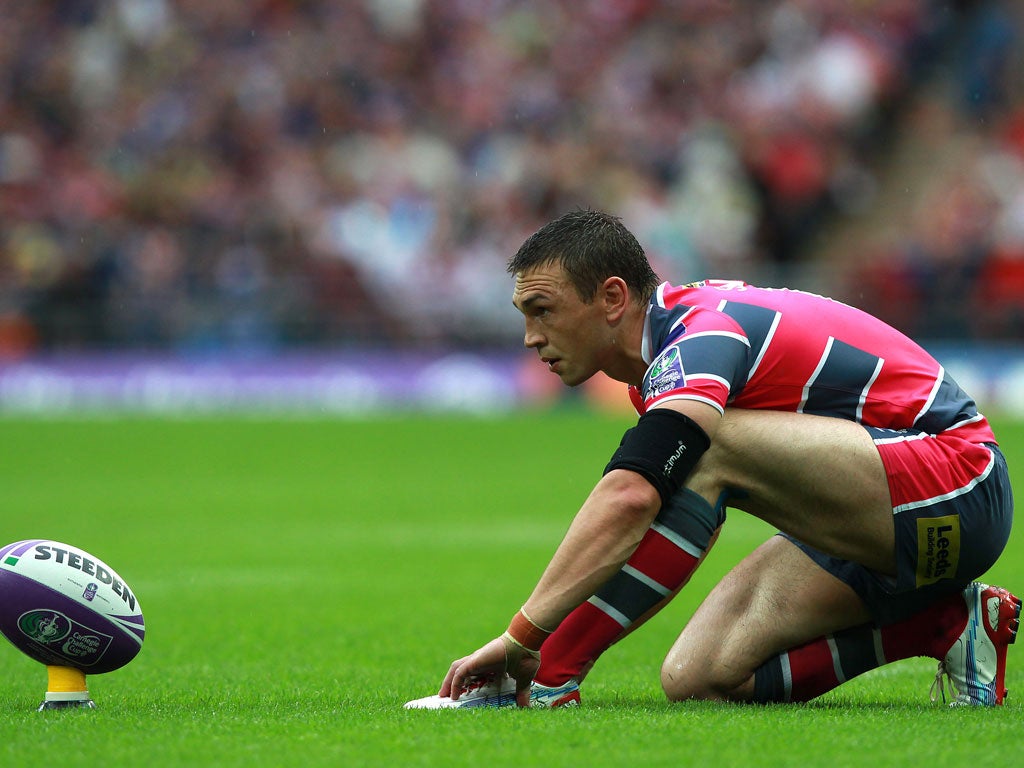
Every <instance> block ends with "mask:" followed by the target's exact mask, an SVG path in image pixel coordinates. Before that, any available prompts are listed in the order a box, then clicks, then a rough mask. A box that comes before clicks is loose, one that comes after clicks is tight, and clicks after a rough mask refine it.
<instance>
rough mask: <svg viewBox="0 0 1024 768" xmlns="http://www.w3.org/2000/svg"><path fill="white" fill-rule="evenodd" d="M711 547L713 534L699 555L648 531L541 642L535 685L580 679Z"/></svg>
mask: <svg viewBox="0 0 1024 768" xmlns="http://www.w3.org/2000/svg"><path fill="white" fill-rule="evenodd" d="M662 531H663V532H662ZM712 542H713V534H712V537H709V541H708V542H707V543H706V544H705V546H704V549H703V550H699V549H696V548H695V547H694V546H693V545H692V544H690V542H689V541H684V540H680V539H679V537H678V535H676V534H674V533H673V532H672V531H671V530H667V529H665V528H663V527H660V526H657V525H656V526H655V527H653V528H651V529H650V530H649V531H647V534H646V535H645V536H644V538H643V539H642V540H641V542H640V545H639V546H638V547H637V549H636V551H635V552H634V553H633V556H632V557H631V558H630V559H629V561H628V562H627V564H626V566H625V567H624V568H623V569H622V570H621V571H620V572H619V573H618V574H616V575H615V576H614V577H612V579H611V580H609V582H608V583H607V584H605V586H604V587H602V588H601V589H600V590H599V591H598V592H597V594H595V595H594V596H593V597H592V598H590V600H589V601H587V602H585V603H583V604H582V605H580V606H579V607H578V608H577V609H576V610H574V611H573V612H572V613H570V614H569V616H568V617H566V619H565V620H564V621H563V622H562V623H561V624H560V625H559V626H558V629H556V630H555V632H554V633H553V634H552V635H551V636H550V637H549V638H548V639H547V640H546V641H545V642H544V645H543V647H542V648H541V666H540V669H539V670H538V672H537V675H536V680H537V682H539V683H541V684H542V685H549V686H557V685H562V684H563V683H565V682H566V681H568V680H569V679H570V678H576V679H581V678H582V677H583V675H585V674H586V672H587V671H588V670H589V669H590V667H591V666H593V663H594V662H595V661H597V659H598V657H599V656H600V655H601V654H602V653H604V651H605V650H607V649H608V648H609V647H610V646H611V645H612V644H613V643H615V642H616V641H617V640H618V639H619V638H621V637H622V636H623V635H625V634H626V633H627V632H629V631H630V630H631V629H632V628H635V627H636V626H639V624H640V623H643V621H645V620H646V619H647V618H649V616H651V615H653V614H654V613H656V612H657V610H656V609H658V608H660V606H661V605H662V604H664V603H665V602H667V601H668V600H669V599H670V598H671V597H672V596H674V595H675V594H676V592H678V591H679V590H680V589H681V588H682V587H683V586H684V585H685V584H686V582H687V581H688V580H689V579H690V576H691V575H692V574H693V572H694V571H695V570H696V569H697V566H698V565H699V564H700V561H701V559H702V558H703V555H704V553H705V552H706V551H707V549H709V548H710V544H711V543H712ZM683 547H686V549H684V548H683ZM687 550H690V551H687ZM691 552H695V553H696V554H691Z"/></svg>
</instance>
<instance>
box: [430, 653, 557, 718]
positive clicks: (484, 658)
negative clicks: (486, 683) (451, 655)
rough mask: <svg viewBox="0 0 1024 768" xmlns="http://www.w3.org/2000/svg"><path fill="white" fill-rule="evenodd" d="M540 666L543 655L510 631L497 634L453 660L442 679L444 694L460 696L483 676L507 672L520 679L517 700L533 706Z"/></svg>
mask: <svg viewBox="0 0 1024 768" xmlns="http://www.w3.org/2000/svg"><path fill="white" fill-rule="evenodd" d="M539 668H540V658H539V656H533V655H531V654H530V653H529V652H527V651H526V649H525V648H523V647H522V646H521V645H518V644H517V643H515V642H514V641H512V640H511V639H510V638H509V637H507V636H506V635H502V636H501V637H496V638H494V639H493V640H491V642H489V643H487V645H485V646H483V647H482V648H480V649H479V650H477V651H476V652H475V653H472V654H470V655H469V656H465V657H463V658H461V659H456V660H455V661H453V662H452V665H451V667H449V669H448V674H447V675H445V678H444V682H443V683H441V690H440V691H438V695H440V696H450V697H451V698H452V700H454V701H458V699H459V696H461V695H462V694H463V693H465V692H466V690H467V689H468V688H469V687H470V685H469V683H470V682H472V681H473V680H474V679H475V678H480V677H490V676H493V677H500V676H501V675H504V674H507V675H508V676H509V677H511V678H513V679H514V680H515V681H516V704H518V705H519V706H520V707H528V706H530V683H531V682H533V676H534V675H535V674H536V673H537V670H538V669H539Z"/></svg>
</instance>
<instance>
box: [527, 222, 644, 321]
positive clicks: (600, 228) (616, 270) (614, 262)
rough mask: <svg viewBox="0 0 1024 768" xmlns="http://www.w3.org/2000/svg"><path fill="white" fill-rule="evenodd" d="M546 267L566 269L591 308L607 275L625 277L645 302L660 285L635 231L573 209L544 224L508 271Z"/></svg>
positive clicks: (529, 239) (638, 296)
mask: <svg viewBox="0 0 1024 768" xmlns="http://www.w3.org/2000/svg"><path fill="white" fill-rule="evenodd" d="M546 264H557V265H559V266H560V267H561V268H562V269H564V270H565V273H566V275H568V276H569V279H570V280H571V281H572V284H573V287H575V289H576V293H577V294H579V297H580V299H582V300H583V301H584V302H587V303H588V304H589V303H590V302H591V301H593V299H594V295H595V294H596V293H597V289H598V288H599V287H600V286H601V284H602V283H603V282H604V281H605V280H606V279H608V278H609V277H613V276H615V277H621V278H622V279H623V280H624V281H625V282H626V285H627V286H628V287H629V289H630V291H632V292H633V293H634V294H635V295H636V298H637V299H638V300H639V301H641V302H642V303H646V302H647V301H649V300H650V298H651V296H652V295H653V294H654V291H655V289H656V288H657V287H658V283H659V282H660V280H659V279H658V275H657V274H655V272H654V269H653V268H652V267H651V263H650V262H649V261H648V260H647V255H646V254H645V253H644V250H643V248H642V247H640V243H639V242H637V239H636V237H634V236H633V233H632V232H630V231H629V230H628V229H626V227H625V226H624V225H623V224H622V221H621V220H620V219H619V218H618V217H615V216H611V215H609V214H607V213H602V212H601V211H592V210H575V211H571V212H570V213H566V214H563V215H562V216H559V217H558V218H557V219H554V220H553V221H551V222H549V223H547V224H545V225H544V226H543V227H541V228H540V229H538V230H537V231H536V232H535V233H534V234H532V235H531V236H530V237H529V238H527V240H526V242H525V243H523V244H522V246H520V248H519V250H518V251H517V252H516V255H515V256H513V257H512V258H511V259H509V261H508V272H509V274H511V275H516V274H518V273H520V272H527V271H529V270H531V269H536V268H537V267H540V266H543V265H546Z"/></svg>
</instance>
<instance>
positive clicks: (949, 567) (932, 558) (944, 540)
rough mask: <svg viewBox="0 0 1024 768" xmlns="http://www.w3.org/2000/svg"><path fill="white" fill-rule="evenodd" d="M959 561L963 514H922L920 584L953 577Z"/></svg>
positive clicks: (919, 542)
mask: <svg viewBox="0 0 1024 768" xmlns="http://www.w3.org/2000/svg"><path fill="white" fill-rule="evenodd" d="M959 562H960V517H959V516H958V515H946V516H945V517H922V518H919V519H918V521H917V586H919V587H922V586H924V585H925V584H934V583H935V582H936V581H938V580H939V579H948V578H952V577H953V576H954V575H955V574H956V567H957V564H958V563H959Z"/></svg>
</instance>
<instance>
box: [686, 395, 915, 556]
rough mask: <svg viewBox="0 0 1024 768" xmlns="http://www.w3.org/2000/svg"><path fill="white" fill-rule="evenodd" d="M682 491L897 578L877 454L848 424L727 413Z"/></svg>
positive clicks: (774, 413)
mask: <svg viewBox="0 0 1024 768" xmlns="http://www.w3.org/2000/svg"><path fill="white" fill-rule="evenodd" d="M688 485H689V486H690V487H691V488H693V489H694V490H695V491H697V492H698V493H701V494H702V495H703V496H704V497H705V498H708V499H709V500H710V501H711V502H712V503H714V501H715V500H716V499H717V498H718V497H719V494H721V493H723V492H724V493H727V494H728V495H729V498H728V502H727V503H728V505H729V506H730V507H735V508H738V509H742V510H744V511H746V512H749V513H750V514H753V515H756V516H757V517H759V518H761V519H762V520H765V521H767V522H768V523H770V524H771V525H774V526H775V527H777V528H778V529H779V530H781V531H785V532H786V533H789V534H791V535H792V536H794V537H796V538H797V539H799V540H800V541H803V542H806V543H808V544H810V545H812V546H814V547H816V548H817V549H820V550H822V551H825V552H828V553H829V554H832V555H834V556H836V557H841V558H843V559H847V560H853V561H856V562H859V563H861V564H863V565H865V566H867V567H869V568H872V569H874V570H877V571H879V572H880V573H885V574H888V575H895V573H896V559H895V543H894V527H893V515H892V500H891V497H890V494H889V485H888V482H887V478H886V472H885V468H884V466H883V464H882V460H881V458H880V456H879V453H878V450H877V449H876V448H875V445H874V443H873V441H872V439H871V437H870V436H869V435H868V433H867V432H866V431H865V429H864V428H863V427H862V426H860V425H859V424H856V423H854V422H850V421H845V420H842V419H835V418H828V417H824V416H812V415H808V414H798V413H786V412H781V411H750V410H742V409H727V410H726V412H725V416H724V417H723V419H722V423H721V426H720V428H719V429H718V431H717V433H716V434H715V438H714V440H713V441H712V445H711V448H710V449H709V450H708V451H707V453H706V454H705V455H704V457H703V458H702V459H701V461H700V463H699V464H698V465H697V467H696V468H695V471H694V473H693V474H692V475H691V477H690V479H689V481H688Z"/></svg>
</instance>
